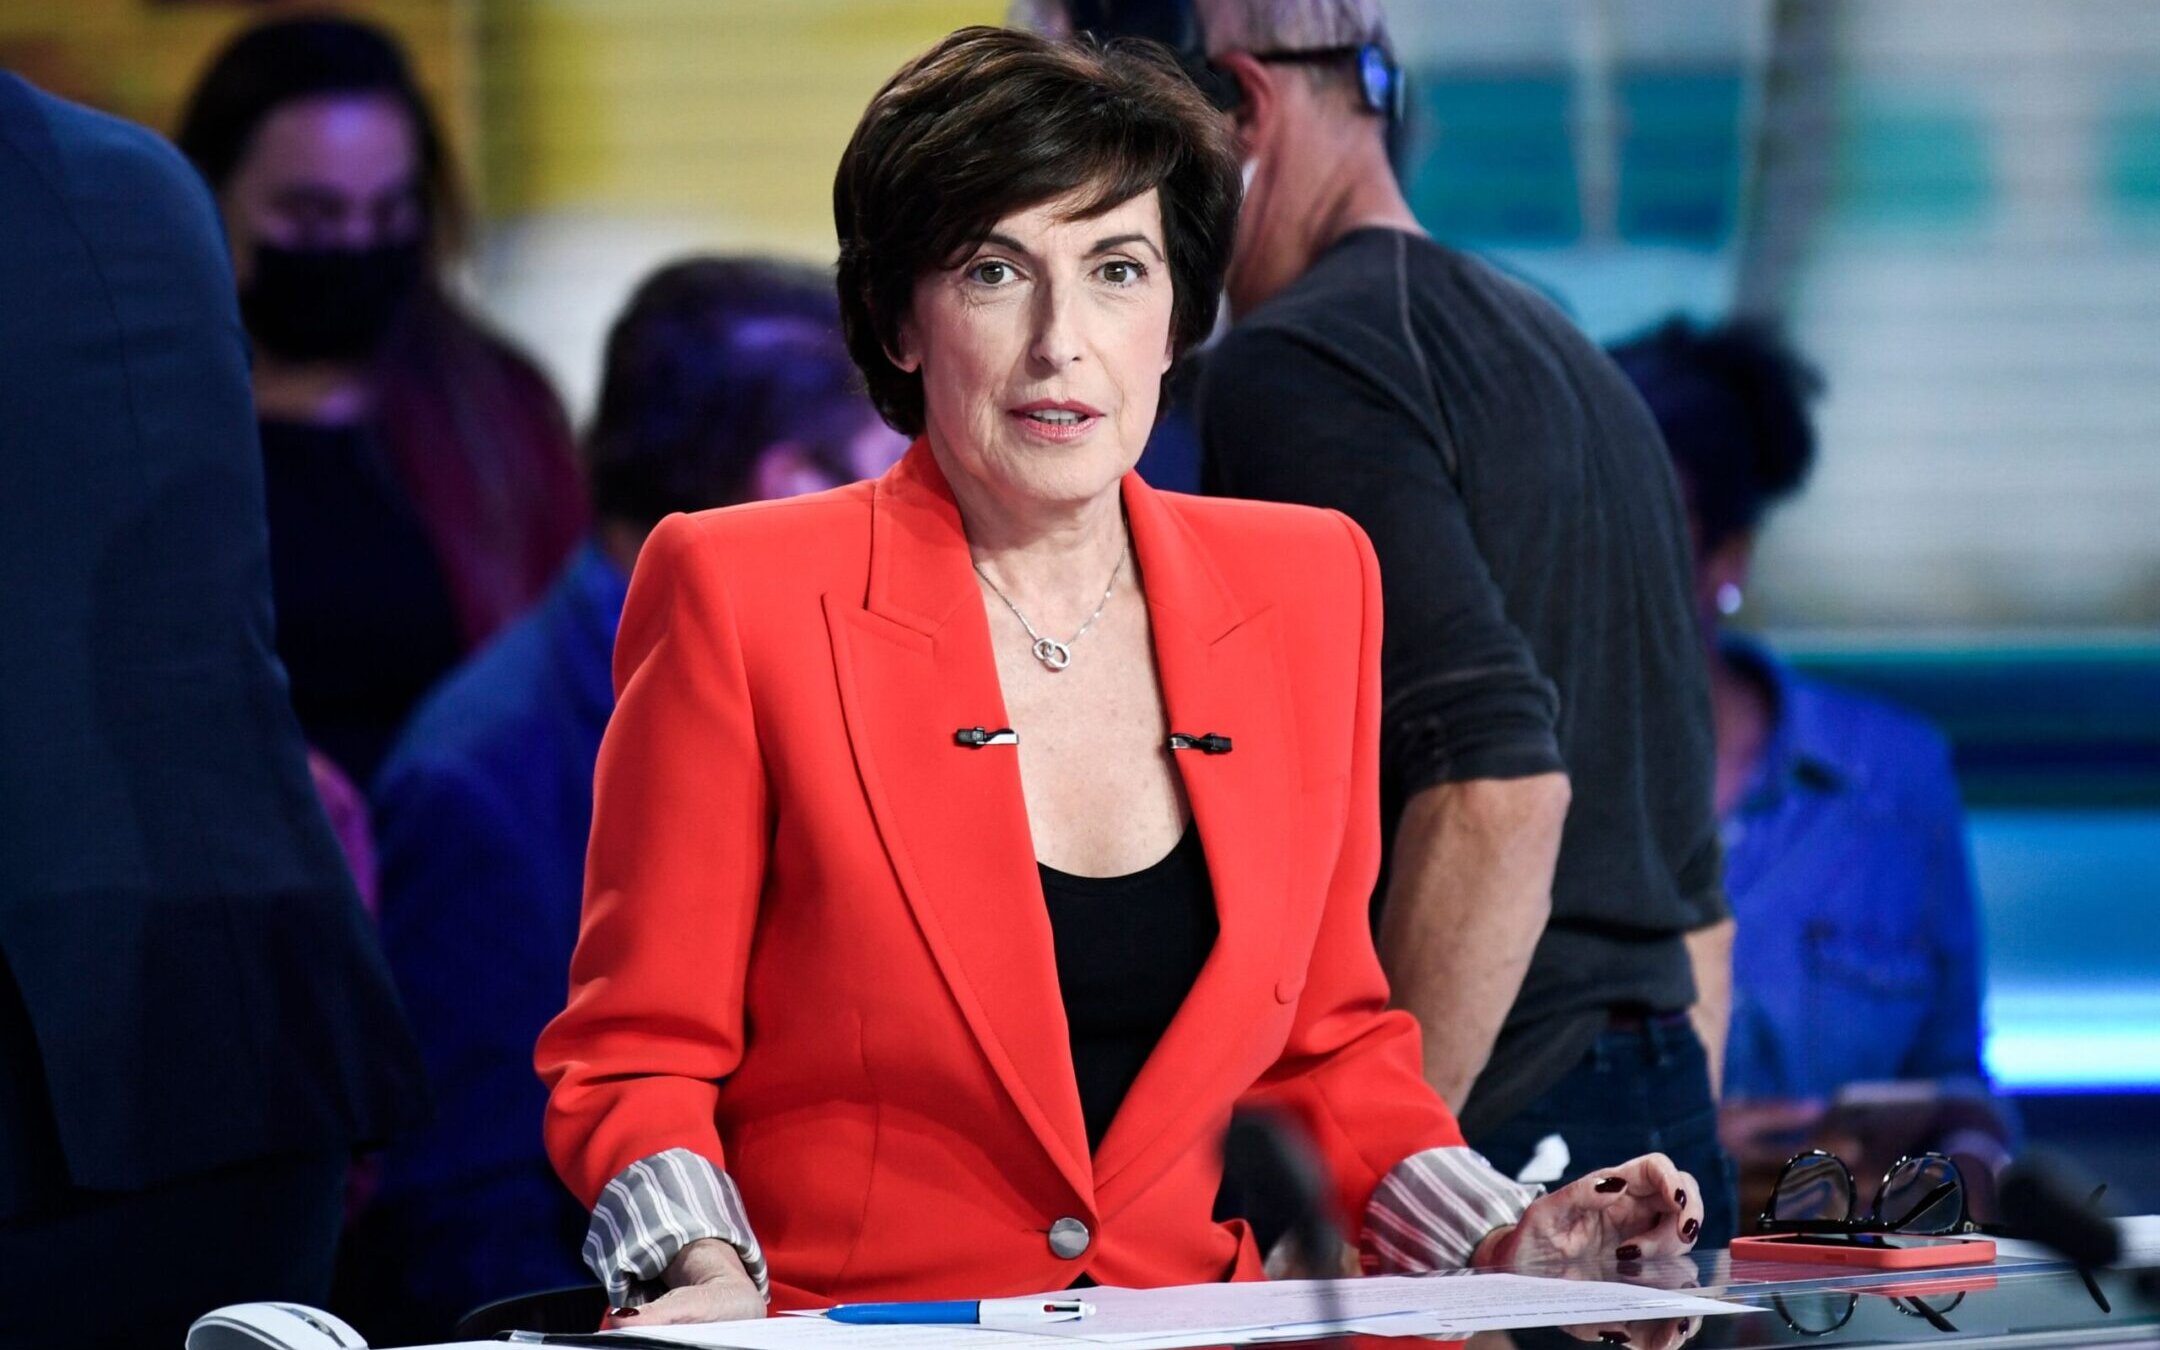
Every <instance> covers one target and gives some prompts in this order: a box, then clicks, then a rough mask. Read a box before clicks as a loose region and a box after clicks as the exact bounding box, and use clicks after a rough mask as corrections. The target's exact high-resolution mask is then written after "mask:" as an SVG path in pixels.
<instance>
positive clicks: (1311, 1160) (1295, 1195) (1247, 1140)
mask: <svg viewBox="0 0 2160 1350" xmlns="http://www.w3.org/2000/svg"><path fill="white" fill-rule="evenodd" d="M1223 1170H1224V1171H1225V1172H1227V1173H1228V1174H1229V1175H1231V1176H1232V1177H1234V1178H1236V1179H1237V1182H1238V1183H1239V1184H1240V1185H1241V1186H1242V1188H1243V1190H1244V1192H1245V1199H1246V1201H1247V1203H1248V1206H1249V1207H1250V1208H1251V1209H1252V1211H1253V1212H1254V1213H1255V1214H1256V1215H1258V1216H1261V1217H1263V1218H1267V1217H1274V1218H1278V1219H1280V1220H1281V1221H1282V1228H1281V1231H1282V1232H1283V1233H1285V1234H1286V1235H1287V1236H1288V1237H1289V1239H1290V1242H1291V1246H1292V1249H1293V1250H1294V1251H1296V1253H1297V1255H1298V1259H1299V1260H1300V1261H1301V1262H1302V1263H1303V1264H1304V1266H1305V1268H1306V1269H1307V1271H1309V1272H1311V1273H1312V1274H1313V1275H1315V1276H1317V1277H1318V1278H1319V1279H1320V1285H1319V1292H1318V1293H1317V1294H1316V1295H1315V1297H1314V1305H1315V1306H1314V1313H1315V1320H1316V1321H1319V1322H1322V1323H1334V1322H1338V1321H1340V1320H1341V1318H1342V1296H1341V1294H1340V1293H1339V1292H1338V1291H1337V1290H1336V1288H1335V1279H1336V1276H1335V1275H1334V1274H1332V1273H1331V1272H1332V1271H1333V1270H1334V1267H1335V1260H1336V1253H1337V1252H1338V1251H1339V1250H1340V1249H1341V1246H1342V1238H1341V1235H1340V1234H1339V1233H1337V1232H1336V1229H1335V1224H1334V1221H1333V1220H1331V1219H1330V1218H1329V1217H1328V1204H1327V1191H1328V1186H1327V1173H1326V1170H1325V1169H1324V1168H1323V1167H1322V1166H1321V1164H1320V1160H1319V1159H1318V1158H1317V1157H1315V1156H1314V1155H1313V1151H1312V1149H1311V1147H1310V1146H1308V1145H1307V1144H1306V1142H1305V1140H1304V1138H1303V1136H1302V1134H1301V1133H1300V1132H1299V1130H1298V1128H1297V1126H1296V1125H1294V1124H1293V1123H1291V1122H1290V1121H1289V1120H1288V1119H1286V1118H1285V1117H1283V1116H1281V1115H1280V1114H1278V1113H1276V1112H1273V1111H1238V1112H1234V1113H1233V1114H1232V1115H1231V1117H1230V1129H1229V1132H1228V1133H1226V1134H1225V1135H1224V1136H1223ZM1321 1344H1324V1345H1331V1346H1344V1345H1347V1344H1348V1341H1347V1340H1346V1339H1345V1338H1344V1337H1343V1336H1342V1335H1341V1334H1340V1333H1339V1332H1338V1333H1333V1334H1330V1335H1329V1337H1328V1338H1327V1339H1326V1340H1325V1341H1323V1342H1321Z"/></svg>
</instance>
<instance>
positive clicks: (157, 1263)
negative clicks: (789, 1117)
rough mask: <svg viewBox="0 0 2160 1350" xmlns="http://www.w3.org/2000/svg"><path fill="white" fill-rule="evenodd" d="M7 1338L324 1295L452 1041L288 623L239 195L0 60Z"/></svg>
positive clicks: (2, 1167)
mask: <svg viewBox="0 0 2160 1350" xmlns="http://www.w3.org/2000/svg"><path fill="white" fill-rule="evenodd" d="M0 202H5V203H6V206H5V209H4V217H5V221H6V247H5V248H4V249H0V296H4V297H6V299H5V301H4V303H0V439H4V443H5V447H6V450H5V453H4V454H0V633H5V635H6V636H5V638H4V639H0V1270H4V1271H5V1272H6V1274H5V1277H4V1283H5V1286H6V1288H7V1290H8V1291H9V1292H8V1296H7V1297H6V1298H5V1299H0V1345H8V1346H15V1345H33V1346H44V1345H71V1346H86V1347H103V1346H129V1347H133V1346H144V1345H151V1346H157V1345H163V1346H176V1345H178V1344H180V1340H181V1337H182V1335H183V1334H184V1332H185V1331H186V1328H187V1325H188V1323H189V1322H190V1321H191V1320H192V1319H193V1318H195V1317H196V1316H197V1315H199V1314H201V1313H202V1312H204V1311H206V1310H208V1309H209V1308H212V1307H214V1306H217V1305H219V1304H222V1303H229V1302H235V1301H240V1300H246V1299H263V1298H278V1299H298V1300H303V1301H308V1302H319V1301H321V1300H322V1299H323V1297H324V1296H325V1294H326V1293H327V1291H328V1287H329V1283H330V1275H331V1268H332V1256H333V1252H334V1249H335V1245H336V1242H337V1236H338V1228H339V1222H340V1217H341V1211H342V1208H343V1201H344V1198H345V1191H344V1188H345V1179H346V1173H347V1163H348V1159H349V1158H350V1156H351V1153H352V1151H353V1149H354V1148H356V1147H359V1146H361V1145H364V1144H367V1143H370V1142H375V1141H380V1140H382V1139H383V1138H385V1137H387V1136H388V1135H390V1134H392V1133H394V1132H395V1131H397V1130H399V1129H403V1128H408V1127H410V1126H411V1125H413V1124H415V1123H417V1121H418V1119H419V1117H420V1116H421V1115H422V1114H423V1106H424V1100H425V1092H424V1088H423V1085H422V1080H421V1071H420V1065H419V1062H418V1060H417V1059H416V1057H415V1056H414V1054H413V1048H412V1044H411V1040H410V1038H409V1036H408V1033H407V1032H406V1030H405V1027H404V1023H403V1019H402V1018H401V1016H400V1015H399V1011H398V1007H397V1001H396V999H395V997H394V996H393V994H392V992H391V986H390V980H389V977H388V975H387V973H386V972H385V971H384V969H383V966H382V958H381V956H380V954H379V953H378V952H377V950H376V948H375V943H374V938H373V936H372V934H371V933H370V931H369V926H368V922H367V918H366V915H365V914H364V913H363V912H362V910H361V907H360V902H359V900H358V898H357V896H356V895H355V894H354V888H353V882H352V879H351V878H350V876H349V875H348V874H347V870H346V865H345V862H344V859H343V858H342V857H341V855H340V853H339V850H338V842H337V840H336V839H335V838H334V837H333V836H332V833H331V828H330V826H329V824H328V823H327V822H326V821H325V819H324V816H323V808H322V806H321V805H320V804H319V803H318V801H317V797H316V790H315V788H314V786H313V785H312V784H311V783H310V780H309V773H308V765H307V758H306V750H305V747H304V746H303V744H302V741H301V737H300V733H299V729H298V728H297V727H296V726H295V725H294V719H293V715H292V711H291V709H290V707H289V706H288V705H287V703H286V699H285V691H284V686H283V683H282V679H281V676H280V674H279V671H278V666H277V659H276V656H275V655H274V654H273V652H272V650H271V610H270V578H269V568H268V560H267V558H266V556H265V548H264V543H263V531H262V464H261V457H260V455H259V453H258V451H257V448H256V442H255V427H254V421H253V415H252V412H251V409H250V407H249V402H248V383H247V346H246V340H245V336H244V334H243V333H242V331H241V327H240V318H239V314H238V313H237V311H236V309H235V306H234V302H233V287H232V273H231V270H230V269H229V267H228V266H227V264H226V261H225V252H224V245H223V243H222V242H221V240H220V239H219V234H218V224H217V217H216V213H215V212H214V211H213V210H212V208H211V204H210V201H209V199H208V196H207V194H205V193H204V191H203V188H202V183H201V181H200V180H199V179H198V178H197V177H196V176H195V174H193V173H192V172H191V171H190V170H189V169H188V167H187V164H186V162H185V161H183V160H182V159H181V158H180V157H179V156H178V155H176V154H174V153H173V151H172V148H171V147H170V146H168V145H166V144H165V143H164V142H163V141H161V140H159V139H158V138H157V137H155V136H153V135H152V134H150V133H149V132H147V131H145V130H143V129H142V128H140V127H137V126H133V125H130V124H128V123H125V122H121V121H119V120H117V119H114V118H111V117H107V116H105V115H104V114H101V113H94V112H90V111H88V110H87V109H84V108H80V107H77V106H75V105H73V104H69V103H65V102H62V101H61V100H59V99H55V98H51V97H49V96H47V95H45V94H42V93H40V92H39V91H37V90H35V89H33V88H31V87H30V86H29V85H27V84H25V83H23V82H22V81H20V80H17V79H16V78H15V77H13V76H12V75H8V74H6V73H4V72H0Z"/></svg>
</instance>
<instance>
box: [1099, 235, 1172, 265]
mask: <svg viewBox="0 0 2160 1350" xmlns="http://www.w3.org/2000/svg"><path fill="white" fill-rule="evenodd" d="M1127 244H1146V245H1147V251H1148V252H1150V253H1152V254H1154V255H1155V260H1156V261H1157V262H1160V261H1162V250H1161V249H1159V248H1157V247H1155V241H1154V240H1152V239H1150V238H1148V237H1147V236H1146V235H1144V234H1114V235H1111V236H1110V237H1109V238H1108V239H1098V240H1096V241H1095V247H1093V248H1091V249H1089V250H1088V256H1089V257H1090V258H1092V257H1094V256H1095V255H1096V254H1098V253H1108V252H1110V251H1111V250H1112V249H1117V248H1123V247H1124V246H1125V245H1127Z"/></svg>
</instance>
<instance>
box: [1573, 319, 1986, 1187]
mask: <svg viewBox="0 0 2160 1350" xmlns="http://www.w3.org/2000/svg"><path fill="white" fill-rule="evenodd" d="M1613 354H1614V356H1615V357H1616V359H1617V360H1618V361H1619V363H1620V367H1621V369H1622V370H1624V371H1626V372H1627V374H1628V377H1629V378H1630V379H1632V380H1633V381H1634V382H1635V385H1636V387H1637V388H1638V389H1640V390H1641V391H1642V395H1643V398H1644V400H1645V401H1646V402H1648V404H1649V405H1650V410H1651V412H1652V413H1653V414H1654V415H1655V416H1656V417H1657V421H1658V426H1659V427H1660V428H1661V429H1662V430H1663V432H1664V435H1665V444H1666V446H1667V448H1668V449H1669V450H1670V452H1671V454H1672V461H1673V466H1674V468H1675V470H1677V472H1678V474H1679V479H1680V487H1681V492H1682V496H1683V497H1684V499H1685V501H1686V504H1687V513H1688V529H1689V535H1690V537H1691V539H1692V541H1693V546H1694V565H1695V610H1696V618H1697V622H1698V624H1699V625H1700V627H1701V631H1702V639H1703V647H1704V652H1705V654H1706V656H1707V658H1708V662H1709V670H1710V691H1711V701H1712V706H1713V710H1714V713H1715V721H1716V728H1717V811H1718V816H1719V819H1720V820H1721V821H1722V822H1723V828H1724V840H1725V847H1726V886H1727V889H1728V890H1729V891H1730V893H1731V898H1732V906H1733V913H1734V916H1735V918H1736V919H1737V920H1738V921H1739V932H1738V936H1737V938H1736V940H1735V942H1734V946H1733V1012H1732V1032H1731V1036H1730V1038H1729V1039H1728V1041H1727V1043H1726V1051H1725V1098H1726V1100H1725V1102H1724V1104H1723V1107H1722V1109H1721V1116H1722V1125H1723V1132H1724V1136H1725V1140H1726V1144H1727V1147H1728V1148H1730V1149H1732V1150H1733V1152H1734V1154H1735V1156H1736V1158H1737V1159H1738V1161H1739V1162H1740V1163H1741V1166H1742V1168H1743V1172H1744V1174H1745V1178H1746V1180H1747V1181H1748V1182H1749V1183H1750V1185H1749V1190H1750V1192H1751V1202H1756V1201H1759V1198H1760V1197H1761V1195H1762V1194H1764V1193H1765V1192H1766V1191H1767V1188H1768V1187H1769V1185H1770V1184H1771V1183H1772V1182H1774V1180H1775V1178H1776V1172H1777V1169H1778V1168H1779V1166H1780V1165H1782V1164H1783V1163H1784V1162H1785V1160H1786V1159H1787V1158H1789V1157H1791V1156H1792V1155H1793V1154H1795V1153H1797V1152H1800V1151H1801V1150H1803V1149H1805V1148H1809V1147H1816V1146H1822V1147H1830V1148H1832V1151H1836V1152H1842V1153H1844V1154H1845V1155H1846V1160H1847V1161H1848V1162H1849V1163H1851V1164H1852V1165H1853V1169H1854V1172H1855V1174H1856V1175H1857V1176H1858V1177H1860V1179H1861V1180H1862V1182H1863V1184H1866V1183H1871V1182H1872V1181H1873V1180H1874V1179H1875V1178H1876V1177H1879V1176H1880V1175H1882V1173H1883V1171H1884V1170H1885V1169H1887V1167H1888V1166H1889V1165H1890V1164H1891V1163H1893V1162H1895V1161H1896V1160H1897V1158H1898V1157H1899V1156H1901V1155H1903V1154H1906V1153H1910V1152H1917V1151H1919V1150H1921V1149H1925V1148H1938V1149H1948V1150H1954V1151H1957V1152H1960V1153H1962V1154H1964V1155H1965V1156H1966V1157H1968V1158H1971V1159H1974V1160H1975V1161H1976V1162H1978V1163H1979V1164H1980V1165H1978V1166H1968V1167H1966V1168H1965V1169H1964V1170H1965V1172H1966V1173H1967V1181H1968V1182H1969V1183H1971V1184H1973V1185H1975V1186H1981V1185H1984V1184H1985V1182H1986V1181H1987V1179H1988V1175H1989V1174H1990V1173H1991V1172H1992V1170H1993V1166H1994V1165H1996V1164H1999V1163H2000V1162H2001V1161H2003V1160H2004V1157H2005V1153H2004V1144H2005V1142H2006V1141H2007V1139H2008V1137H2009V1133H2008V1130H2007V1128H2006V1127H2005V1125H2004V1124H2003V1123H2002V1122H2001V1120H2000V1119H1999V1118H1998V1117H1997V1115H1996V1114H1995V1112H1994V1111H1993V1110H1992V1109H1991V1108H1990V1107H1989V1105H1988V1103H1987V1098H1986V1087H1985V1073H1984V1070H1983V1069H1982V1067H1981V1038H1980V993H1981V989H1980V986H1981V980H1980V949H1979V940H1978V937H1977V928H1978V922H1977V909H1978V905H1977V900H1976V897H1975V895H1974V892H1973V882H1972V873H1971V868H1970V865H1969V863H1968V860H1967V857H1966V844H1965V815H1964V809H1963V807H1962V806H1961V805H1960V803H1959V799H1958V787H1957V780H1956V778H1955V777H1954V776H1953V775H1952V772H1951V766H1950V752H1949V746H1948V745H1947V744H1946V743H1945V742H1944V740H1943V738H1942V736H1941V735H1940V734H1938V733H1937V732H1936V731H1935V729H1934V728H1933V727H1931V726H1929V725H1928V724H1927V723H1926V722H1923V721H1921V720H1920V719H1919V718H1917V717H1914V716H1912V715H1911V714H1909V713H1906V712H1904V711H1901V710H1900V709H1898V708H1895V707H1893V706H1891V705H1889V704H1887V703H1884V702H1881V701H1880V700H1877V699H1873V698H1868V697H1864V696H1862V695H1860V694H1856V693H1850V692H1847V691H1844V690H1841V689H1838V688H1836V687H1835V686H1833V685H1829V684H1825V683H1823V682H1821V681H1819V680H1814V679H1809V678H1806V677H1804V676H1801V675H1798V674H1796V673H1794V672H1793V671H1792V670H1791V669H1790V668H1789V667H1788V666H1786V664H1785V663H1784V662H1783V661H1781V660H1779V659H1778V657H1777V656H1776V655H1775V654H1774V653H1773V652H1772V651H1771V650H1770V649H1769V648H1768V647H1766V646H1764V645H1763V644H1762V643H1761V642H1759V641H1757V640H1755V639H1753V638H1750V637H1746V636H1743V635H1741V634H1739V633H1736V632H1732V631H1730V630H1728V629H1727V628H1726V627H1725V620H1726V619H1727V618H1729V617H1730V616H1732V615H1733V614H1735V613H1737V612H1739V610H1740V607H1741V603H1742V598H1743V596H1744V594H1745V591H1746V587H1747V582H1748V572H1749V568H1750V566H1751V565H1752V563H1753V561H1754V556H1755V544H1756V539H1757V535H1758V531H1759V529H1760V526H1761V524H1762V519H1763V516H1764V515H1765V513H1766V512H1767V511H1768V510H1769V508H1770V507H1771V506H1773V505H1775V504H1777V503H1778V502H1780V501H1783V500H1785V499H1787V498H1789V497H1791V496H1793V495H1795V494H1796V493H1798V491H1799V490H1800V488H1801V486H1802V485H1803V484H1804V483H1805V482H1806V481H1807V477H1808V472H1809V470H1810V469H1811V468H1812V467H1813V466H1814V463H1815V453H1816V440H1815V428H1814V425H1813V422H1812V419H1811V415H1810V412H1809V407H1808V405H1809V403H1810V401H1811V400H1813V399H1814V398H1816V397H1817V396H1818V395H1819V394H1820V393H1821V390H1822V382H1821V380H1820V378H1819V377H1818V376H1817V374H1816V373H1815V371H1814V370H1812V369H1811V368H1810V367H1809V366H1808V364H1807V363H1806V362H1805V361H1804V360H1803V359H1802V358H1801V357H1800V356H1799V355H1798V354H1797V353H1795V352H1794V351H1793V350H1792V349H1791V348H1790V347H1788V346H1787V345H1786V344H1785V343H1784V341H1783V340H1782V339H1781V338H1780V337H1779V336H1778V335H1777V334H1776V332H1775V331H1774V330H1773V329H1771V328H1769V327H1768V326H1765V325H1760V324H1755V323H1748V322H1737V323H1727V324H1721V325H1718V326H1715V327H1707V328H1706V327H1702V326H1698V325H1696V324H1694V323H1691V322H1689V321H1687V320H1684V319H1674V320H1671V321H1668V322H1667V323H1665V324H1664V325H1662V326H1661V327H1659V328H1657V329H1656V330H1655V331H1654V332H1651V333H1648V334H1646V335H1643V336H1640V337H1637V338H1635V339H1632V340H1630V341H1628V342H1626V343H1623V344H1621V345H1620V346H1618V347H1616V348H1615V349H1614V353H1613ZM1887 1080H1918V1081H1909V1082H1908V1083H1907V1084H1906V1085H1905V1086H1904V1087H1903V1088H1900V1089H1894V1090H1886V1089H1884V1088H1883V1087H1882V1086H1881V1085H1882V1084H1884V1083H1885V1082H1886V1081H1887ZM1855 1085H1860V1086H1858V1088H1857V1089H1856V1087H1855ZM1841 1094H1844V1098H1845V1100H1844V1101H1843V1102H1842V1103H1841V1104H1840V1105H1839V1106H1837V1107H1836V1108H1835V1109H1833V1103H1835V1102H1839V1099H1840V1095H1841ZM1753 1207H1754V1208H1757V1209H1759V1203H1755V1204H1754V1205H1753ZM1748 1217H1752V1213H1749V1215H1748ZM1989 1217H1993V1216H1992V1215H1990V1216H1989Z"/></svg>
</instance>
